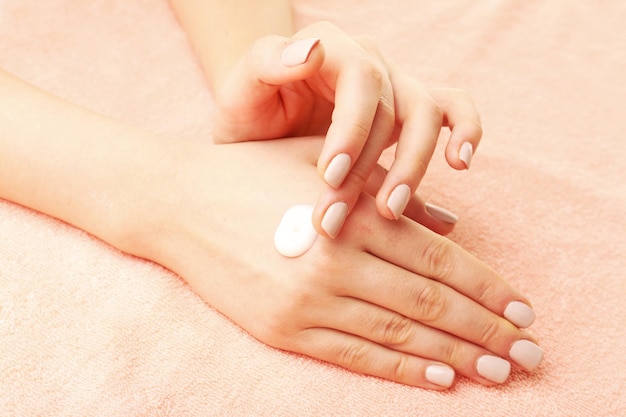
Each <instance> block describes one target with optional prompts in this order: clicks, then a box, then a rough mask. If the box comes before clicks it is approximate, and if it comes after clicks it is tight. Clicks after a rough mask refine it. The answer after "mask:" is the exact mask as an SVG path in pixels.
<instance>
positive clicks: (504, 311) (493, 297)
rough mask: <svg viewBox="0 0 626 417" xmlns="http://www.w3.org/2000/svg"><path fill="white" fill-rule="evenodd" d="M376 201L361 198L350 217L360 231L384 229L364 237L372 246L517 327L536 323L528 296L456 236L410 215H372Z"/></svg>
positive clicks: (367, 246)
mask: <svg viewBox="0 0 626 417" xmlns="http://www.w3.org/2000/svg"><path fill="white" fill-rule="evenodd" d="M371 204H372V202H371V200H369V201H368V199H362V204H359V205H358V206H357V208H358V210H362V211H363V213H360V215H358V216H352V217H351V219H350V220H352V224H351V228H352V229H353V230H355V231H359V230H362V229H363V228H364V227H367V230H380V231H381V233H376V234H372V236H371V238H369V239H368V240H367V241H365V242H361V244H362V245H364V248H365V249H366V250H367V251H368V252H370V253H372V254H374V255H375V256H377V257H379V258H381V259H384V260H386V261H388V262H391V263H393V264H395V265H397V266H399V267H400V268H403V269H405V270H407V271H412V272H414V273H415V274H419V275H421V276H425V277H428V278H431V279H432V280H436V281H439V282H441V283H443V284H445V285H447V286H449V287H451V288H453V289H455V290H457V291H458V292H460V293H461V294H464V295H466V296H467V297H469V298H470V299H472V300H474V301H476V302H477V303H479V304H480V305H482V306H484V307H486V308H487V309H488V310H490V311H491V312H493V313H495V314H496V315H498V316H501V317H506V318H507V320H508V321H510V322H511V323H513V324H515V325H516V326H518V327H528V326H529V325H530V324H531V323H532V321H533V320H534V317H535V316H534V312H533V311H532V308H531V304H530V302H529V301H528V299H527V298H526V297H525V296H523V295H522V294H521V293H520V292H519V291H517V290H515V289H514V288H513V287H512V286H511V285H510V284H509V283H508V282H506V281H505V280H504V279H503V278H502V277H501V276H500V275H498V274H497V273H496V272H495V271H494V270H493V269H491V268H489V267H488V266H487V265H486V264H484V263H483V262H481V261H480V260H479V259H477V258H476V257H474V256H473V255H471V254H470V253H469V252H467V251H465V250H463V249H462V248H461V247H460V246H458V245H456V244H455V243H454V242H452V241H451V240H449V239H447V238H445V237H443V236H440V235H437V234H435V233H431V232H429V231H428V230H426V229H425V228H424V227H423V226H421V225H419V224H417V223H414V222H411V221H409V220H408V219H405V218H401V219H400V220H398V221H397V222H390V221H385V220H384V219H382V218H380V217H379V216H371V215H370V216H368V213H367V210H368V209H371V207H370V208H368V206H371ZM358 222H365V223H366V224H359V223H358ZM368 236H369V235H368Z"/></svg>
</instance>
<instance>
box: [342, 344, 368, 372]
mask: <svg viewBox="0 0 626 417" xmlns="http://www.w3.org/2000/svg"><path fill="white" fill-rule="evenodd" d="M367 352H368V349H367V345H365V343H352V344H350V345H348V346H346V347H344V348H342V349H341V350H340V351H339V353H338V355H337V364H338V365H340V366H343V367H344V368H347V369H351V370H360V369H364V365H365V362H366V361H367Z"/></svg>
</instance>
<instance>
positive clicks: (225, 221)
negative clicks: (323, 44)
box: [0, 72, 533, 389]
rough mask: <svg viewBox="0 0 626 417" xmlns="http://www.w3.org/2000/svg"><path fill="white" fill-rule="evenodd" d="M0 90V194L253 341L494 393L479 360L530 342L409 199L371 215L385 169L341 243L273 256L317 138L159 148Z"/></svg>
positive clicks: (506, 291) (499, 296) (476, 265)
mask: <svg viewBox="0 0 626 417" xmlns="http://www.w3.org/2000/svg"><path fill="white" fill-rule="evenodd" d="M0 96H1V97H2V100H0V125H1V126H3V129H2V132H1V133H0V149H1V150H2V152H0V197H2V198H4V199H7V200H10V201H13V202H15V203H18V204H21V205H23V206H26V207H30V208H32V209H34V210H38V211H40V212H42V213H46V214H48V215H50V216H53V217H56V218H58V219H61V220H63V221H65V222H68V223H70V224H72V225H74V226H76V227H78V228H81V229H83V230H85V231H87V232H89V233H91V234H92V235H94V236H97V237H99V238H100V239H102V240H104V241H106V242H108V243H109V244H111V245H112V246H114V247H116V248H118V249H120V250H122V251H125V252H127V253H129V254H132V255H135V256H139V257H143V258H145V259H149V260H152V261H154V262H156V263H159V264H161V265H163V266H164V267H166V268H169V269H170V270H172V271H173V272H175V273H176V274H178V275H180V276H181V277H183V278H184V279H185V280H186V282H187V283H188V284H189V286H190V288H191V289H192V290H193V291H195V292H196V293H197V294H199V295H200V296H201V297H202V298H203V299H204V300H206V302H207V303H209V304H211V305H212V306H214V307H215V308H217V309H218V310H220V311H221V312H222V313H224V314H225V315H226V316H228V317H230V318H231V319H232V320H233V321H234V322H235V323H237V324H238V325H240V326H241V327H242V328H244V329H245V330H247V331H248V332H249V333H250V334H252V335H253V336H254V337H256V338H258V339H259V340H260V341H262V342H264V343H267V344H269V345H271V346H275V347H278V348H281V349H285V350H288V351H294V352H299V353H302V354H305V355H309V356H312V357H315V358H318V359H321V360H325V361H328V362H331V363H335V364H337V365H339V366H343V367H345V368H347V369H350V370H352V371H355V372H360V373H364V374H369V375H375V376H378V377H381V378H385V379H389V380H392V381H396V382H400V383H403V384H408V385H413V386H417V387H424V388H430V389H445V388H446V387H440V386H437V385H434V384H432V383H430V382H428V381H427V380H426V379H425V369H426V367H428V366H429V365H431V364H440V363H441V364H447V365H449V366H450V367H452V368H453V369H455V370H456V372H457V373H458V374H461V375H465V376H467V377H468V378H471V379H472V380H475V381H477V382H479V383H482V384H485V385H493V383H491V382H489V381H487V380H485V379H483V378H482V377H480V376H479V375H478V374H477V372H476V368H475V364H476V361H477V359H478V357H480V356H481V355H483V354H486V353H492V354H495V355H498V356H501V357H504V358H507V359H510V358H508V350H509V348H510V346H511V345H512V344H513V343H514V342H515V341H517V340H520V339H528V340H533V339H532V337H531V336H529V335H528V334H526V333H525V332H523V331H522V330H520V329H518V328H516V327H515V326H513V325H512V324H511V323H509V322H508V321H507V320H505V319H503V318H502V317H501V315H502V312H503V310H504V308H505V306H506V305H507V304H508V303H509V302H511V301H513V300H520V301H523V302H525V303H528V300H526V298H525V297H524V296H523V295H522V294H520V293H519V292H518V291H516V290H515V289H513V288H511V287H510V285H508V284H507V283H506V281H505V280H504V279H503V278H502V277H501V276H499V275H498V274H496V273H495V272H494V271H493V270H491V269H490V268H489V267H488V266H487V265H485V264H484V263H482V262H481V261H479V260H478V259H476V258H475V257H473V256H472V255H470V254H469V253H467V252H466V251H464V250H463V249H462V248H460V247H459V246H457V245H455V244H454V243H453V242H451V241H450V240H448V239H446V238H444V237H442V236H441V235H439V234H437V233H435V232H433V231H431V230H429V229H428V228H427V227H425V226H423V225H421V224H420V223H419V221H421V220H423V216H425V211H424V208H423V204H422V203H421V201H420V200H419V199H416V198H415V199H413V200H412V201H411V203H410V204H409V208H408V209H407V213H408V214H409V216H410V217H402V218H401V219H399V220H397V221H391V220H388V219H384V218H383V217H381V216H379V215H378V213H377V211H376V201H375V199H374V197H373V194H375V193H376V192H377V191H378V187H379V186H380V184H381V183H382V182H383V181H384V178H385V174H386V173H385V171H384V170H383V169H382V168H375V170H374V174H373V175H372V177H371V180H370V181H369V182H368V184H367V185H366V187H365V188H366V190H365V192H364V193H362V194H361V195H360V196H359V199H358V201H357V203H356V205H355V207H354V210H353V214H352V215H351V216H350V218H349V219H348V221H347V222H346V224H345V226H344V230H343V232H342V234H341V236H339V237H338V238H337V239H335V240H332V239H328V238H325V237H322V236H320V237H319V238H318V239H317V241H316V243H315V244H314V246H313V248H312V249H311V250H310V251H309V252H307V253H306V254H305V255H304V256H302V257H300V258H296V259H287V258H285V257H283V256H281V255H279V254H278V253H277V252H276V251H275V249H274V248H273V245H272V235H273V231H274V229H275V227H276V225H277V224H278V222H279V221H280V217H281V216H282V214H283V213H284V211H285V210H286V209H287V208H288V207H290V206H292V205H293V204H296V203H299V202H303V201H310V200H311V199H312V198H314V197H315V196H316V195H317V194H318V193H319V178H318V176H317V170H316V168H315V161H316V158H317V156H318V155H319V152H320V149H321V147H322V146H323V141H322V139H321V138H295V139H284V140H277V141H267V142H262V143H261V142H247V143H241V144H234V145H230V146H217V145H212V144H201V143H189V142H185V141H180V140H169V139H166V138H162V137H158V136H155V135H153V134H151V133H147V132H144V131H141V130H138V129H136V128H134V127H131V126H127V125H124V124H121V123H119V122H117V121H114V120H110V119H107V118H105V117H102V116H100V115H97V114H95V113H92V112H90V111H88V110H85V109H83V108H80V107H77V106H74V105H72V104H70V103H67V102H65V101H63V100H60V99H58V98H56V97H53V96H51V95H49V94H47V93H45V92H43V91H40V90H38V89H36V88H35V87H33V86H30V85H28V84H27V83H25V82H23V81H20V80H18V79H16V78H14V77H12V76H10V75H8V74H6V73H2V72H0ZM42 132H45V134H42ZM25 166H27V167H29V169H23V168H24V167H25ZM241 166H246V167H247V169H246V170H243V169H241ZM249 172H255V175H253V176H251V175H249ZM285 173H289V175H285ZM355 276H356V277H357V279H355Z"/></svg>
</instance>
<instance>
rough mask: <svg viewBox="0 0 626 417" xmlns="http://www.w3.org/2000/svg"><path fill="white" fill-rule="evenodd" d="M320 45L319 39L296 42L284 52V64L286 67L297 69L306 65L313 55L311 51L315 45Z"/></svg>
mask: <svg viewBox="0 0 626 417" xmlns="http://www.w3.org/2000/svg"><path fill="white" fill-rule="evenodd" d="M318 43H320V40H319V39H317V38H312V39H302V40H299V41H295V42H293V43H291V44H289V45H287V47H286V48H285V49H284V50H283V56H282V63H283V65H284V66H286V67H295V66H296V65H302V64H304V63H305V62H306V61H307V60H308V59H309V55H311V51H312V50H313V48H315V45H317V44H318Z"/></svg>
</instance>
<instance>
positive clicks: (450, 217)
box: [426, 203, 459, 224]
mask: <svg viewBox="0 0 626 417" xmlns="http://www.w3.org/2000/svg"><path fill="white" fill-rule="evenodd" d="M426 211H427V212H428V214H430V215H431V216H433V217H434V218H435V219H439V220H441V221H442V222H446V223H450V224H455V223H456V222H458V221H459V216H457V215H456V214H454V213H452V212H451V211H450V210H446V209H445V208H443V207H439V206H437V205H435V204H431V203H426Z"/></svg>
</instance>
